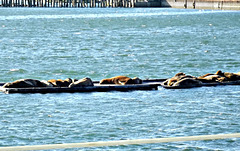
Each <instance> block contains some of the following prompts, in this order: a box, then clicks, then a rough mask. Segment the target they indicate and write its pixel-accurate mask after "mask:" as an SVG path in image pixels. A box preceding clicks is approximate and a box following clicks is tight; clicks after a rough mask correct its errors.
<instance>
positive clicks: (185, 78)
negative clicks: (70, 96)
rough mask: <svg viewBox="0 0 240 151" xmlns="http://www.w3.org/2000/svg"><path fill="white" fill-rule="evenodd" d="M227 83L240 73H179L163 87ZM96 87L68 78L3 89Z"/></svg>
mask: <svg viewBox="0 0 240 151" xmlns="http://www.w3.org/2000/svg"><path fill="white" fill-rule="evenodd" d="M227 81H240V72H239V73H230V72H222V71H221V70H218V71H217V72H216V73H213V74H212V73H208V74H205V75H203V76H200V77H194V76H191V75H186V74H185V73H182V72H180V73H177V74H176V75H175V76H174V77H172V78H169V79H167V80H166V81H164V82H163V83H162V84H161V85H162V86H164V87H179V88H191V87H200V86H203V83H214V82H215V83H216V82H219V83H221V82H227ZM99 84H100V85H104V84H116V85H128V84H142V80H141V79H140V78H138V77H134V78H129V77H127V76H116V77H112V78H108V79H102V80H101V81H100V82H99ZM85 86H94V84H93V82H92V80H91V79H90V78H83V79H80V80H77V79H70V78H67V79H65V80H62V79H57V80H56V79H51V80H47V81H46V80H42V81H39V80H35V79H20V80H16V81H14V82H11V83H5V84H4V85H3V88H28V87H69V88H74V87H85Z"/></svg>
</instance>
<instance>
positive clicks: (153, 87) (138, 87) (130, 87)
mask: <svg viewBox="0 0 240 151" xmlns="http://www.w3.org/2000/svg"><path fill="white" fill-rule="evenodd" d="M159 85H160V83H158V82H155V83H154V82H153V83H145V84H129V85H114V84H112V85H99V84H94V86H88V87H76V88H69V87H33V88H3V87H0V91H2V92H4V93H6V94H11V93H74V92H108V91H134V90H145V91H146V90H158V86H159Z"/></svg>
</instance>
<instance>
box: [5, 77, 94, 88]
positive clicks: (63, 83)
mask: <svg viewBox="0 0 240 151" xmlns="http://www.w3.org/2000/svg"><path fill="white" fill-rule="evenodd" d="M84 86H93V82H92V80H91V79H90V78H83V79H80V80H77V79H70V78H67V79H65V80H62V79H57V80H56V79H51V80H42V81H40V80H36V79H20V80H16V81H14V82H11V83H5V84H4V85H3V86H2V87H3V88H30V87H69V88H73V87H84Z"/></svg>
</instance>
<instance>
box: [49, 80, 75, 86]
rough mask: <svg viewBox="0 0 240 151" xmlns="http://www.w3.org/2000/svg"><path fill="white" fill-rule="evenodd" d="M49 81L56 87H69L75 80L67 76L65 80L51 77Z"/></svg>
mask: <svg viewBox="0 0 240 151" xmlns="http://www.w3.org/2000/svg"><path fill="white" fill-rule="evenodd" d="M47 82H49V83H51V84H52V85H53V86H54V87H68V86H69V85H70V84H71V83H72V82H73V80H72V79H70V78H67V79H65V80H62V79H51V80H48V81H47Z"/></svg>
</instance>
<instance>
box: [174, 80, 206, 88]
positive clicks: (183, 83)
mask: <svg viewBox="0 0 240 151" xmlns="http://www.w3.org/2000/svg"><path fill="white" fill-rule="evenodd" d="M172 86H177V87H181V88H192V87H201V86H202V82H201V81H199V80H197V79H194V78H183V79H181V80H179V81H177V82H176V83H174V84H173V85H172Z"/></svg>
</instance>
